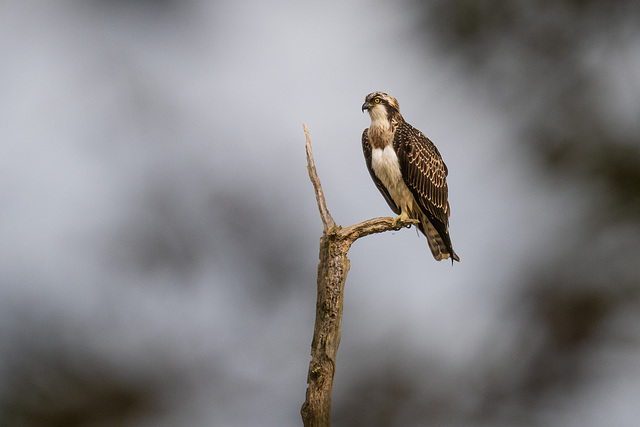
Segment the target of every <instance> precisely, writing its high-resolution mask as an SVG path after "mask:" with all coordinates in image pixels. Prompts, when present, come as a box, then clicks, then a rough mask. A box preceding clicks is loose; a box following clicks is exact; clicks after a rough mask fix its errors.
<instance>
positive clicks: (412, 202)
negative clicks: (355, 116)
mask: <svg viewBox="0 0 640 427" xmlns="http://www.w3.org/2000/svg"><path fill="white" fill-rule="evenodd" d="M362 111H363V112H364V111H369V116H371V126H369V128H367V129H365V130H364V132H363V133H362V150H363V151H364V158H365V160H366V162H367V168H368V169H369V174H371V178H373V181H374V182H375V184H376V187H378V190H380V192H381V193H382V195H383V196H384V198H385V200H386V201H387V203H388V204H389V207H391V210H392V211H393V212H395V213H396V215H398V216H397V217H396V218H395V219H394V225H395V224H397V223H398V221H400V220H403V221H406V220H407V219H415V220H418V221H420V223H419V224H418V225H417V227H418V229H419V230H420V231H421V232H422V234H424V235H425V236H426V237H427V242H428V243H429V248H430V249H431V253H432V254H433V257H434V258H435V259H436V260H437V261H440V260H442V259H447V258H451V262H453V261H454V260H455V261H460V258H459V257H458V255H457V254H456V253H455V252H454V250H453V247H452V246H451V238H450V237H449V230H448V229H447V227H448V225H449V213H450V209H449V201H448V200H447V193H448V190H447V181H446V179H447V173H448V171H447V166H446V165H445V164H444V162H443V161H442V157H441V156H440V153H439V152H438V149H437V148H436V146H435V145H434V144H433V142H431V141H430V140H429V138H427V137H426V136H424V134H423V133H422V132H420V131H419V130H418V129H416V128H414V127H413V126H411V125H410V124H409V123H407V122H405V121H404V118H403V117H402V115H401V114H400V106H399V105H398V101H396V99H395V98H394V97H392V96H389V95H387V94H386V93H384V92H373V93H370V94H369V95H367V97H366V98H365V102H364V104H362Z"/></svg>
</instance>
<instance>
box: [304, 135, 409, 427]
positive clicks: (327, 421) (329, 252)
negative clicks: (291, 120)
mask: <svg viewBox="0 0 640 427" xmlns="http://www.w3.org/2000/svg"><path fill="white" fill-rule="evenodd" d="M303 127H304V132H305V135H306V151H307V170H308V172H309V178H310V179H311V183H312V184H313V188H314V190H315V193H316V201H317V204H318V210H319V211H320V217H321V218H322V224H323V232H322V237H321V238H320V263H319V264H318V282H317V285H318V296H317V302H316V322H315V326H314V330H313V340H312V342H311V362H310V363H309V373H308V375H307V383H308V384H309V386H308V388H307V394H306V400H305V402H304V404H303V405H302V409H301V411H300V413H301V414H302V421H303V423H304V425H305V427H328V426H330V425H331V392H332V390H333V376H334V373H335V367H336V354H337V352H338V346H339V345H340V328H341V322H342V307H343V304H342V302H343V295H344V284H345V280H346V278H347V273H348V272H349V267H350V264H349V259H348V258H347V253H348V252H349V248H350V247H351V245H352V244H353V242H355V241H356V240H357V239H359V238H361V237H365V236H368V235H370V234H374V233H382V232H385V231H389V230H398V229H400V228H403V227H410V226H411V225H412V224H416V223H417V221H413V220H410V221H406V222H399V223H398V224H397V225H396V226H394V225H393V218H390V217H385V218H373V219H369V220H366V221H362V222H360V223H358V224H355V225H351V226H348V227H344V228H343V227H340V226H339V225H336V223H335V221H334V220H333V218H332V217H331V214H330V213H329V209H328V208H327V204H326V200H325V197H324V193H323V191H322V185H321V184H320V178H318V173H317V171H316V166H315V162H314V161H313V152H312V151H311V139H310V137H309V131H308V129H307V126H306V125H303Z"/></svg>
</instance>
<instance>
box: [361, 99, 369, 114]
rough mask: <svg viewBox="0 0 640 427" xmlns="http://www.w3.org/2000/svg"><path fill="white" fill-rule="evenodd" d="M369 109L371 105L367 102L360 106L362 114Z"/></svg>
mask: <svg viewBox="0 0 640 427" xmlns="http://www.w3.org/2000/svg"><path fill="white" fill-rule="evenodd" d="M369 107H371V105H369V103H368V102H365V103H364V104H362V112H363V113H364V112H365V111H367V110H368V109H369Z"/></svg>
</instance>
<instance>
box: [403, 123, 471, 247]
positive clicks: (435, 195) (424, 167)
mask: <svg viewBox="0 0 640 427" xmlns="http://www.w3.org/2000/svg"><path fill="white" fill-rule="evenodd" d="M393 148H394V149H395V151H396V154H397V156H398V162H399V163H400V171H401V173H402V178H403V179H404V182H405V184H406V185H407V187H409V189H410V190H411V193H412V194H413V197H414V198H415V200H416V202H417V203H418V205H419V207H420V210H422V212H423V213H424V214H425V215H426V216H427V218H428V219H429V222H430V223H431V224H432V225H433V227H434V228H435V229H436V231H437V232H438V234H439V235H440V237H441V238H442V241H443V242H444V244H445V246H446V247H447V249H448V252H449V253H450V254H451V258H452V259H455V260H459V258H458V256H457V255H456V254H455V252H454V251H453V247H452V246H451V238H450V237H449V231H448V230H447V226H448V225H449V201H448V200H447V199H448V189H447V173H448V172H447V166H446V165H445V164H444V161H443V160H442V157H441V156H440V153H439V152H438V149H437V148H436V146H435V145H434V144H433V142H431V141H430V140H429V138H427V137H426V136H424V135H423V134H422V132H420V131H419V130H417V129H415V128H414V127H412V126H411V125H409V124H408V123H401V124H399V125H398V128H397V129H396V133H395V135H394V138H393Z"/></svg>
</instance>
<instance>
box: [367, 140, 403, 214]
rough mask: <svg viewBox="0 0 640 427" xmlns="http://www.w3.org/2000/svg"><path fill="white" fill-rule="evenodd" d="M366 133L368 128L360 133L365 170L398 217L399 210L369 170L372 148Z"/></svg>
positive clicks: (382, 185)
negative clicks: (365, 164) (365, 163)
mask: <svg viewBox="0 0 640 427" xmlns="http://www.w3.org/2000/svg"><path fill="white" fill-rule="evenodd" d="M368 131H369V128H367V129H365V130H364V132H362V151H363V153H364V160H365V161H366V162H367V169H368V170H369V175H371V179H373V182H375V184H376V187H378V190H380V193H382V195H383V196H384V199H385V200H386V201H387V203H388V204H389V207H390V208H391V210H392V211H393V212H394V213H395V214H396V215H400V209H398V207H397V206H396V204H395V203H394V201H393V199H392V198H391V196H390V195H389V192H388V191H387V188H386V187H385V186H384V184H383V183H382V181H380V180H379V179H378V177H377V176H376V174H375V173H374V172H373V169H372V168H371V150H372V148H371V142H370V141H369V132H368Z"/></svg>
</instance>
